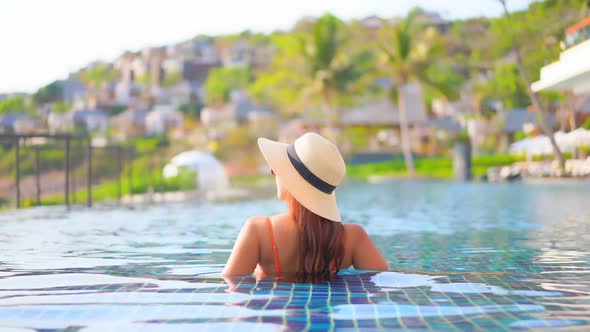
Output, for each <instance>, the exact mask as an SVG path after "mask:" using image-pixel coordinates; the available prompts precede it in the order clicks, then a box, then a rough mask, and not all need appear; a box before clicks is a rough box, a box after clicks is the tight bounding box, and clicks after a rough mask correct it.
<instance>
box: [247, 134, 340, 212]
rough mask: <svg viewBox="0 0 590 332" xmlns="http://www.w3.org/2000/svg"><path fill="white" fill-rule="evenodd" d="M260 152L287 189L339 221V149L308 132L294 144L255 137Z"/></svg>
mask: <svg viewBox="0 0 590 332" xmlns="http://www.w3.org/2000/svg"><path fill="white" fill-rule="evenodd" d="M258 146H259V147H260V151H261V152H262V155H263V156H264V159H266V162H267V163H268V165H269V166H270V167H271V168H272V170H273V171H274V173H275V174H276V176H278V177H279V178H280V180H281V182H282V183H283V185H284V186H285V188H286V189H287V191H288V192H289V193H290V194H291V195H292V196H293V197H294V198H295V199H296V200H297V201H298V202H299V203H301V205H303V206H304V207H306V208H307V209H308V210H310V211H311V212H313V213H315V214H317V215H319V216H321V217H324V218H326V219H328V220H332V221H336V222H340V221H342V219H341V218H340V213H339V212H338V205H337V204H336V194H335V193H334V190H335V189H336V186H338V184H339V183H340V181H342V179H343V178H344V175H345V174H346V165H345V164H344V160H343V159H342V155H340V152H339V151H338V148H337V147H336V146H335V145H334V144H332V142H330V141H328V140H327V139H325V138H324V137H322V136H320V135H318V134H316V133H307V134H304V135H303V136H301V137H299V138H298V139H297V140H295V143H293V144H284V143H280V142H275V141H272V140H269V139H266V138H262V137H261V138H259V139H258Z"/></svg>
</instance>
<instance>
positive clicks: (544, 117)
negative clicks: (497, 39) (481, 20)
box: [498, 0, 565, 171]
mask: <svg viewBox="0 0 590 332" xmlns="http://www.w3.org/2000/svg"><path fill="white" fill-rule="evenodd" d="M498 1H499V2H500V4H501V5H502V8H503V9H504V16H505V17H506V20H507V21H508V26H512V17H511V16H510V12H509V11H508V8H507V7H506V0H498ZM510 42H511V44H512V52H513V53H514V55H515V56H516V63H517V65H518V69H519V71H520V74H521V75H522V78H523V79H524V81H525V84H526V87H527V91H528V93H529V95H530V96H531V101H532V102H533V106H534V107H535V110H536V111H537V113H538V115H539V120H540V122H541V128H542V129H543V132H544V134H545V135H546V136H547V137H549V142H550V143H551V147H552V148H553V154H554V155H555V159H557V162H558V163H559V168H560V169H561V170H562V171H563V170H565V159H564V157H563V154H562V153H561V150H560V149H559V145H557V142H556V141H555V137H554V136H553V129H552V128H551V125H550V124H549V120H548V119H549V116H548V113H547V111H546V110H545V107H544V106H543V104H542V103H541V101H540V100H539V96H537V94H536V93H535V92H534V91H533V90H532V89H531V80H530V78H529V75H528V73H527V72H526V68H525V66H524V61H523V60H522V56H521V55H520V50H519V48H518V46H517V44H516V40H515V38H514V34H512V33H510Z"/></svg>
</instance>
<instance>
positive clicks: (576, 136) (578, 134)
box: [566, 128, 590, 148]
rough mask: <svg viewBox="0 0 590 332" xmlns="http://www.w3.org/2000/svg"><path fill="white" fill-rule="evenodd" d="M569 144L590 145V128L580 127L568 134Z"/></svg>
mask: <svg viewBox="0 0 590 332" xmlns="http://www.w3.org/2000/svg"><path fill="white" fill-rule="evenodd" d="M566 136H567V144H568V145H570V146H571V147H578V148H579V147H583V146H590V130H586V129H584V128H578V129H576V130H573V131H571V132H569V133H567V134H566Z"/></svg>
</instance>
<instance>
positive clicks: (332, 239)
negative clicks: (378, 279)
mask: <svg viewBox="0 0 590 332" xmlns="http://www.w3.org/2000/svg"><path fill="white" fill-rule="evenodd" d="M258 144H259V147H260V150H261V152H262V155H263V156H264V158H265V160H266V161H267V163H268V164H269V166H270V167H271V170H272V172H271V173H272V174H273V175H275V180H276V186H277V196H278V198H279V199H281V200H283V201H285V202H286V203H287V208H288V213H286V214H281V215H277V216H273V217H252V218H250V219H248V221H247V222H246V224H245V225H244V226H243V227H242V230H241V231H240V235H239V236H238V239H237V240H236V243H235V245H234V249H233V250H232V254H231V255H230V257H229V259H228V261H227V264H226V267H225V270H224V271H223V275H224V276H236V275H244V274H250V273H252V272H253V271H254V269H255V268H256V267H257V266H258V267H259V269H260V270H261V272H263V273H264V274H275V273H279V274H280V273H297V274H302V275H316V274H320V275H329V276H331V275H333V274H335V273H336V272H338V270H340V269H342V268H347V267H349V266H351V265H352V266H354V267H355V268H357V269H363V270H387V269H388V266H387V263H386V262H385V260H384V259H383V256H381V254H380V253H379V250H377V248H376V247H375V244H373V242H372V241H371V239H369V237H368V236H367V233H366V232H365V230H364V229H363V228H362V227H361V226H359V225H352V224H351V225H344V224H342V222H341V221H342V218H341V216H340V212H339V210H338V206H337V202H336V193H335V189H336V187H337V186H338V184H339V183H340V182H341V181H342V179H343V178H344V176H345V174H346V165H345V163H344V160H343V159H342V155H341V154H340V152H339V151H338V148H337V147H336V146H335V145H334V144H332V143H331V142H330V141H328V140H326V139H325V138H323V137H322V136H320V135H318V134H314V133H307V134H305V135H303V136H301V137H299V138H298V139H297V140H296V141H295V143H293V144H284V143H280V142H274V141H271V140H268V139H265V138H260V139H259V140H258ZM304 280H313V279H307V278H305V279H304Z"/></svg>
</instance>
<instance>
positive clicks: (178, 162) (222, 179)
mask: <svg viewBox="0 0 590 332" xmlns="http://www.w3.org/2000/svg"><path fill="white" fill-rule="evenodd" d="M180 168H185V169H188V170H191V171H195V172H196V173H197V185H198V188H199V189H200V190H204V191H207V192H212V191H219V190H223V189H227V188H228V187H229V179H228V177H227V174H226V173H225V168H224V167H223V164H221V162H220V161H219V160H217V158H215V157H214V156H213V155H212V154H211V153H209V152H203V151H197V150H192V151H185V152H182V153H180V154H178V155H176V156H174V157H173V158H172V159H171V160H170V162H169V163H168V164H167V165H166V166H165V167H164V170H163V175H164V177H174V176H176V175H177V174H178V170H179V169H180Z"/></svg>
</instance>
